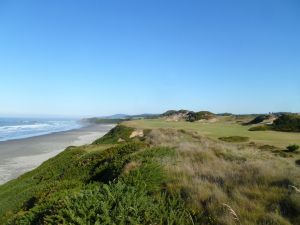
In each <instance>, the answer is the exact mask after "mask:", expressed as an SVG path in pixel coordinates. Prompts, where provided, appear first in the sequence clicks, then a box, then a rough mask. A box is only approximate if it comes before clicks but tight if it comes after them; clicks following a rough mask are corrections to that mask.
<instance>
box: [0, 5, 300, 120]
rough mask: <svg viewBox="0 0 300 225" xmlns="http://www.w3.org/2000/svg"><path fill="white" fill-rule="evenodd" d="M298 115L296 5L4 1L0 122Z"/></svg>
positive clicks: (0, 9) (299, 8)
mask: <svg viewBox="0 0 300 225" xmlns="http://www.w3.org/2000/svg"><path fill="white" fill-rule="evenodd" d="M181 108H185V109H190V110H210V111H213V112H233V113H255V112H257V113H262V112H272V111H294V112H299V111H300V1H299V0H294V1H292V0H256V1H255V0H251V1H240V0H236V1H231V0H226V1H224V0H219V1H216V0H202V1H201V0H195V1H189V0H181V1H176V0H126V1H124V0H119V1H115V0H106V1H104V0H103V1H101V0H97V1H96V0H95V1H87V0H85V1H83V0H82V1H75V0H69V1H67V0H48V1H46V0H45V1H40V0H36V1H32V0H26V1H14V0H1V1H0V115H2V116H3V115H6V116H9V115H11V116H13V115H70V116H92V115H108V114H114V113H128V114H135V113H143V112H149V113H156V112H157V113H160V112H163V111H165V110H168V109H181Z"/></svg>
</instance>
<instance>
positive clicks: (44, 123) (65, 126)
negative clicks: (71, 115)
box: [0, 118, 82, 141]
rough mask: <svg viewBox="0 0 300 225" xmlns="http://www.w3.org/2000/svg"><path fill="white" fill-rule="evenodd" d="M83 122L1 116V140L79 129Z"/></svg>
mask: <svg viewBox="0 0 300 225" xmlns="http://www.w3.org/2000/svg"><path fill="white" fill-rule="evenodd" d="M80 127H82V124H81V123H80V121H78V120H72V119H38V118H0V141H8V140H16V139H22V138H28V137H34V136H40V135H45V134H50V133H54V132H61V131H67V130H73V129H78V128H80Z"/></svg>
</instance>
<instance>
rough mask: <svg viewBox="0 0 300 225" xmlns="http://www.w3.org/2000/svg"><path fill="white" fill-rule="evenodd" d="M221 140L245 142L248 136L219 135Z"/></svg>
mask: <svg viewBox="0 0 300 225" xmlns="http://www.w3.org/2000/svg"><path fill="white" fill-rule="evenodd" d="M219 139H220V140H221V141H226V142H247V141H249V139H250V138H249V137H241V136H228V137H220V138H219Z"/></svg>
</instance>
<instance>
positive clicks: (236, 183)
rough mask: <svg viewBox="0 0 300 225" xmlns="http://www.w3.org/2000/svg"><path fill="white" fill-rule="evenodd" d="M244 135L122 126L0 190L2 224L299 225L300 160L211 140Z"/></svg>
mask: <svg viewBox="0 0 300 225" xmlns="http://www.w3.org/2000/svg"><path fill="white" fill-rule="evenodd" d="M223 125H224V126H225V128H224V126H223ZM239 129H241V130H243V132H245V133H242V132H238V131H239ZM141 130H142V131H143V134H144V135H143V136H141V135H133V134H134V133H135V134H140V133H141V132H137V131H141ZM230 131H231V132H232V133H230ZM252 133H253V132H250V131H248V132H247V127H246V128H245V127H244V126H241V125H238V124H235V123H233V121H229V120H227V119H226V121H225V120H222V121H221V122H217V123H209V124H205V123H187V122H165V121H163V120H136V121H128V122H125V123H122V125H119V126H117V127H116V128H114V129H113V130H112V131H111V132H109V133H108V134H107V135H105V136H104V137H103V138H100V139H98V140H96V141H95V142H94V143H93V144H91V145H86V146H81V147H69V148H68V149H66V150H65V151H64V152H62V153H61V154H59V155H58V156H56V157H54V158H52V159H50V160H48V161H47V162H45V163H44V164H43V165H41V166H40V167H39V168H37V169H35V170H33V171H32V172H29V173H27V174H25V175H23V176H21V177H20V178H18V179H16V180H13V181H10V182H8V183H7V184H5V185H2V186H0V224H203V225H204V224H216V225H232V224H259V225H276V224H282V225H290V224H300V193H299V189H298V188H299V186H300V177H299V174H300V167H299V165H297V163H296V162H297V160H298V161H299V159H300V155H299V153H298V152H294V153H286V152H284V151H282V150H280V149H278V148H276V147H270V146H266V145H263V148H262V146H260V145H255V144H253V143H252V144H249V143H247V142H245V143H244V142H242V143H235V142H234V143H231V142H225V141H221V140H218V138H219V137H221V136H229V135H232V136H244V135H245V136H248V137H250V141H254V140H256V141H257V139H254V137H255V135H254V136H250V134H252ZM248 134H249V135H248ZM271 134H276V135H278V134H281V133H273V132H272V133H270V134H265V135H267V137H268V138H267V139H260V140H261V143H263V144H267V143H272V144H273V145H274V142H272V140H276V138H275V137H271ZM283 134H284V135H286V133H283ZM252 135H253V134H252ZM289 135H290V134H289ZM293 135H296V134H292V136H293ZM276 143H279V142H276ZM292 143H297V142H294V140H293V142H292ZM287 144H291V143H290V141H289V140H285V139H284V137H281V141H280V145H278V146H285V145H287Z"/></svg>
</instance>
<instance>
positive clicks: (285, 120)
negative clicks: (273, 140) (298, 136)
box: [273, 114, 300, 132]
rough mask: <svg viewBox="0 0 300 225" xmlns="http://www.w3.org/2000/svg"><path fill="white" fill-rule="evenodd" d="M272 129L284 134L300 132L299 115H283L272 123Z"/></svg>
mask: <svg viewBox="0 0 300 225" xmlns="http://www.w3.org/2000/svg"><path fill="white" fill-rule="evenodd" d="M273 129H274V130H277V131H285V132H300V115H296V114H284V115H282V116H280V117H279V118H278V119H277V120H275V121H274V123H273Z"/></svg>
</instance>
